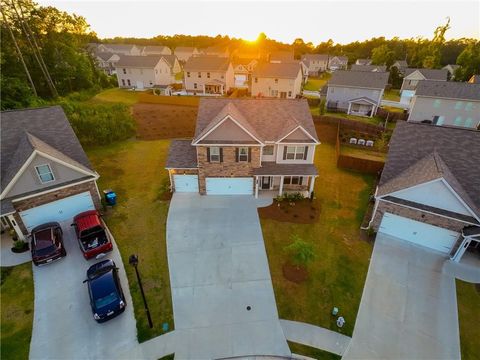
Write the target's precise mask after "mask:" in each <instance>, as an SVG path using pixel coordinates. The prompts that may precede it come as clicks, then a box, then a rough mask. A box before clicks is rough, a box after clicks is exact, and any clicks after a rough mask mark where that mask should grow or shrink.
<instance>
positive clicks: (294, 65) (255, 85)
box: [251, 62, 303, 99]
mask: <svg viewBox="0 0 480 360" xmlns="http://www.w3.org/2000/svg"><path fill="white" fill-rule="evenodd" d="M302 76H303V73H302V67H301V66H300V64H299V63H298V62H288V63H263V64H259V65H258V66H257V67H256V68H255V70H254V72H253V74H252V85H251V94H252V96H258V97H274V98H281V99H295V98H296V97H297V95H300V94H301V89H302Z"/></svg>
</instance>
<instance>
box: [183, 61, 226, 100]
mask: <svg viewBox="0 0 480 360" xmlns="http://www.w3.org/2000/svg"><path fill="white" fill-rule="evenodd" d="M184 80H185V90H186V91H187V92H188V93H189V94H194V95H208V94H210V95H223V94H224V93H226V92H227V91H229V90H230V89H232V88H233V87H234V86H235V85H234V83H235V78H234V71H233V65H232V63H231V61H230V60H229V59H228V58H224V57H218V56H195V57H191V58H190V59H189V60H188V61H187V62H186V64H185V66H184Z"/></svg>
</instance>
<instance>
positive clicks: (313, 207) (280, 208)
mask: <svg viewBox="0 0 480 360" xmlns="http://www.w3.org/2000/svg"><path fill="white" fill-rule="evenodd" d="M320 212H321V209H320V208H319V204H318V203H312V202H310V200H308V199H305V200H298V201H295V202H288V201H281V202H278V201H276V200H274V201H273V204H272V205H270V206H267V207H263V208H260V209H258V215H259V216H260V217H261V218H263V219H272V220H277V221H281V222H291V223H297V224H313V223H314V222H316V221H317V220H318V217H319V215H320Z"/></svg>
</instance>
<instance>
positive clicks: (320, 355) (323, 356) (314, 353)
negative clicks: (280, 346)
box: [287, 341, 342, 360]
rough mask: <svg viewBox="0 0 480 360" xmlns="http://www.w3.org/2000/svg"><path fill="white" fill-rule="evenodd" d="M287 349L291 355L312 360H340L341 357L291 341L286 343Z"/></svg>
mask: <svg viewBox="0 0 480 360" xmlns="http://www.w3.org/2000/svg"><path fill="white" fill-rule="evenodd" d="M287 343H288V347H289V348H290V351H291V352H292V353H293V354H297V355H304V356H306V355H308V357H310V358H312V359H318V360H340V359H341V358H342V357H341V356H339V355H336V354H332V353H329V352H327V351H323V350H319V349H316V348H314V347H311V346H306V345H303V344H298V343H294V342H292V341H287Z"/></svg>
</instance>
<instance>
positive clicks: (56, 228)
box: [30, 222, 67, 265]
mask: <svg viewBox="0 0 480 360" xmlns="http://www.w3.org/2000/svg"><path fill="white" fill-rule="evenodd" d="M31 238H32V239H31V247H30V248H31V251H32V261H33V263H34V264H35V265H45V264H48V263H51V262H52V261H55V260H58V259H60V258H62V257H65V256H67V251H66V250H65V246H64V245H63V233H62V228H61V227H60V224H59V223H57V222H50V223H46V224H43V225H39V226H37V227H36V228H34V229H33V230H32V234H31Z"/></svg>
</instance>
